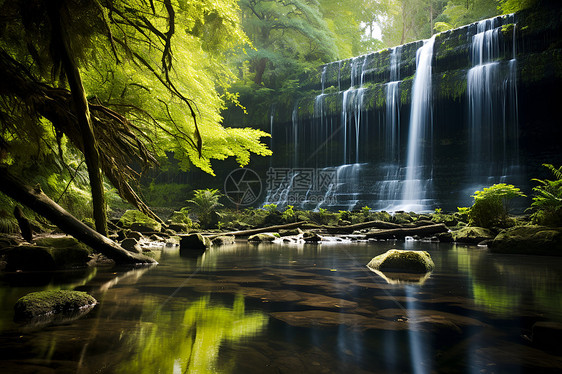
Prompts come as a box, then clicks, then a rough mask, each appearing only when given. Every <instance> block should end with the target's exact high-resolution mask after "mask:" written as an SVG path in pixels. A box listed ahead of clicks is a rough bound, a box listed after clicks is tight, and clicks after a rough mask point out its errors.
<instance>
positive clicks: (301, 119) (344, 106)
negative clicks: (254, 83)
mask: <svg viewBox="0 0 562 374" xmlns="http://www.w3.org/2000/svg"><path fill="white" fill-rule="evenodd" d="M561 16H562V12H561V10H560V7H559V6H556V5H552V6H551V7H542V8H541V9H531V10H529V11H526V12H521V13H519V14H516V15H511V16H504V17H497V18H494V19H490V20H486V21H481V22H477V23H474V24H471V25H468V26H465V27H462V28H459V29H455V30H451V31H447V32H445V33H441V34H438V35H436V36H435V37H434V40H433V41H432V43H433V45H432V53H431V56H430V58H429V64H430V66H429V68H430V81H429V83H424V85H426V86H427V85H429V86H430V90H429V91H428V92H427V93H415V92H414V91H415V82H416V79H419V76H420V74H421V73H420V71H422V68H421V67H420V59H421V57H420V52H421V51H422V50H423V47H424V45H425V44H424V42H423V41H419V42H415V43H409V44H406V45H403V46H399V47H396V48H393V49H388V50H383V51H380V52H376V53H373V54H369V55H365V56H359V57H356V58H353V59H348V60H342V61H337V62H333V63H330V64H327V65H325V66H322V67H320V68H319V69H318V71H317V72H316V73H315V74H309V75H307V76H304V77H303V78H302V79H301V95H300V96H299V97H295V98H294V100H293V101H292V102H286V103H278V104H277V105H276V106H275V109H274V111H272V112H271V113H270V118H269V119H270V123H269V130H270V131H271V132H272V143H271V144H272V145H271V146H272V149H273V151H274V154H275V156H274V157H273V160H272V162H271V166H272V167H274V168H290V169H298V168H305V167H309V168H317V169H322V168H333V169H334V170H335V171H336V173H340V174H339V175H340V179H339V181H338V184H339V186H340V187H339V188H340V190H339V191H338V188H337V186H333V188H332V190H331V191H321V192H319V194H324V196H325V197H328V196H329V194H330V193H331V194H332V196H331V198H332V199H331V203H329V204H324V205H322V204H316V205H314V204H313V203H310V204H308V205H307V203H304V204H303V207H307V208H315V207H316V208H318V207H324V208H334V209H341V208H346V209H349V208H360V207H361V206H365V205H368V206H369V207H371V208H376V209H389V210H396V209H412V210H433V209H434V208H436V207H442V208H444V209H446V210H455V209H456V207H457V206H463V205H469V204H470V203H471V198H470V195H471V194H472V193H473V192H474V191H475V190H476V189H479V188H482V187H483V186H487V185H490V184H493V183H499V182H506V183H512V184H516V185H518V186H520V187H522V188H523V189H526V190H527V191H528V190H529V188H530V186H529V180H530V178H532V177H535V176H538V175H539V174H538V173H539V171H538V170H539V168H540V165H541V163H544V162H548V163H555V164H560V163H562V152H561V151H560V145H559V143H560V139H562V136H561V135H562V134H561V130H560V128H561V127H562V126H560V125H559V121H560V116H559V115H558V111H559V109H558V107H559V106H560V105H562V104H561V103H562V94H561V89H560V87H561V86H560V84H561V83H562V32H561V27H560V20H561V19H562V18H561ZM416 77H418V78H416ZM421 96H428V97H421ZM418 100H428V102H429V104H428V107H427V113H425V112H424V113H425V114H423V116H424V117H427V118H426V119H424V120H423V123H422V124H419V123H418V122H419V121H417V119H416V117H418V116H420V114H419V112H418V111H416V109H415V108H416V107H417V103H418ZM415 126H421V127H419V128H417V129H416V131H413V129H414V127H415ZM412 147H416V149H415V150H412ZM412 162H414V164H415V165H414V164H412ZM342 165H355V166H353V167H351V166H345V167H344V166H342ZM414 167H415V168H416V169H415V170H416V171H415V172H413V171H412V170H413V168H414ZM338 168H339V169H338ZM344 170H345V171H344ZM413 179H416V180H420V181H421V183H419V184H417V185H416V187H415V189H417V190H419V189H423V190H424V191H425V192H426V193H425V194H422V195H416V196H413V195H410V196H409V197H407V196H406V195H407V193H406V190H407V189H408V187H407V185H408V181H410V180H413ZM286 187H287V186H286ZM287 188H288V189H290V187H287ZM271 192H273V191H270V197H268V201H267V202H275V203H279V204H283V203H287V201H283V199H282V198H280V199H276V198H275V197H273V195H275V194H272V193H271ZM277 192H279V191H277ZM285 192H287V191H285ZM277 197H280V195H279V193H278V194H277ZM300 201H302V200H300ZM298 202H299V200H298V199H297V200H295V201H293V203H298Z"/></svg>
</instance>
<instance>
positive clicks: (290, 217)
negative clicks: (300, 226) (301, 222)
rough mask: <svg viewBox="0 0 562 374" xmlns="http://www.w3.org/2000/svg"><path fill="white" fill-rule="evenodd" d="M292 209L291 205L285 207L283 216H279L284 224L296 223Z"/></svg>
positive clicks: (295, 216)
mask: <svg viewBox="0 0 562 374" xmlns="http://www.w3.org/2000/svg"><path fill="white" fill-rule="evenodd" d="M293 208H294V207H293V206H292V205H287V207H286V208H285V210H284V211H283V214H282V215H281V217H282V218H283V220H284V221H285V222H296V219H297V215H296V214H295V211H294V210H293Z"/></svg>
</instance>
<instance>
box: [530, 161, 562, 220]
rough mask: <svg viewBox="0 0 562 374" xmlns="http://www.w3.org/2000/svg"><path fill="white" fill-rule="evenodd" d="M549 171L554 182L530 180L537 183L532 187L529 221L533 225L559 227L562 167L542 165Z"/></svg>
mask: <svg viewBox="0 0 562 374" xmlns="http://www.w3.org/2000/svg"><path fill="white" fill-rule="evenodd" d="M543 166H544V167H546V168H547V169H548V170H550V171H551V173H552V175H553V176H554V178H556V179H555V180H549V179H536V178H534V179H532V181H534V182H537V183H539V185H538V186H535V187H533V192H534V193H535V195H534V196H533V202H532V203H531V208H530V209H531V210H532V211H534V212H533V214H531V219H532V220H533V222H534V223H538V224H542V225H549V226H560V225H562V166H560V167H559V168H556V167H554V166H553V165H551V164H543Z"/></svg>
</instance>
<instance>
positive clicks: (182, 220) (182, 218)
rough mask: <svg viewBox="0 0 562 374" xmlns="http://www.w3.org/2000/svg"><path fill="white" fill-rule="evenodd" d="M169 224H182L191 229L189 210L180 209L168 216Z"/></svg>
mask: <svg viewBox="0 0 562 374" xmlns="http://www.w3.org/2000/svg"><path fill="white" fill-rule="evenodd" d="M170 222H171V223H174V224H183V225H187V227H192V226H193V222H192V221H191V218H189V210H188V209H187V208H185V207H184V208H181V209H180V210H179V211H174V212H173V213H172V215H171V216H170Z"/></svg>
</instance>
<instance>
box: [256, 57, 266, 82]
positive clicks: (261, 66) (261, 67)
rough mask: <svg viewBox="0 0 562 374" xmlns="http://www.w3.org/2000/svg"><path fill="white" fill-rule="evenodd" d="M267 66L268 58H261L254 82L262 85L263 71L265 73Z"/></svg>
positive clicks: (257, 65)
mask: <svg viewBox="0 0 562 374" xmlns="http://www.w3.org/2000/svg"><path fill="white" fill-rule="evenodd" d="M266 66H267V58H265V57H263V58H260V59H259V60H258V62H257V64H256V75H255V76H254V83H255V84H257V85H261V83H262V79H263V73H265V67H266Z"/></svg>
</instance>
